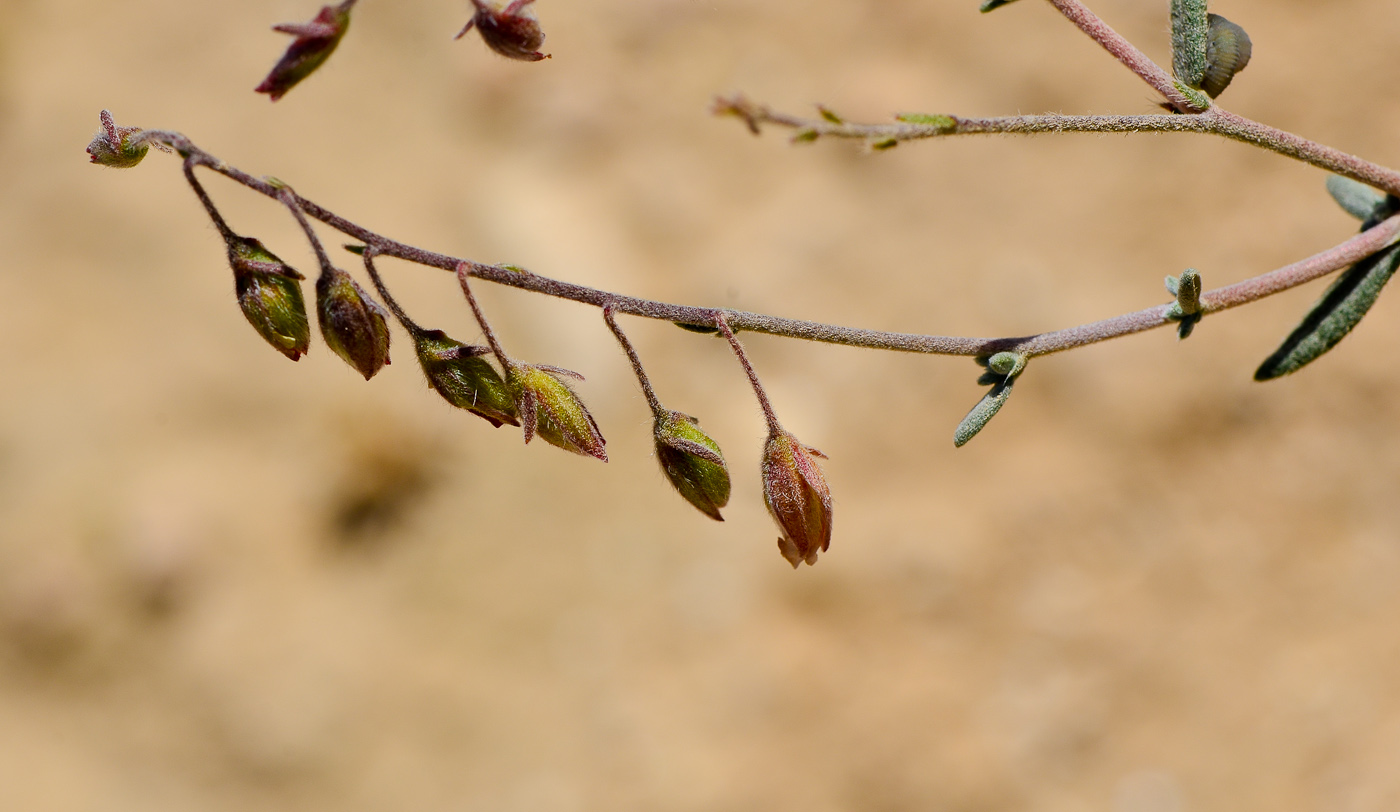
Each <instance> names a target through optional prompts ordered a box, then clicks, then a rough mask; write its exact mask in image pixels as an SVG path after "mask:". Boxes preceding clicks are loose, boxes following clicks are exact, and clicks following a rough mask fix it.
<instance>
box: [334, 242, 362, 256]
mask: <svg viewBox="0 0 1400 812" xmlns="http://www.w3.org/2000/svg"><path fill="white" fill-rule="evenodd" d="M340 247H341V248H344V249H345V250H346V251H349V252H350V253H352V254H354V255H355V256H357V257H362V256H364V255H365V246H363V245H342V246H340Z"/></svg>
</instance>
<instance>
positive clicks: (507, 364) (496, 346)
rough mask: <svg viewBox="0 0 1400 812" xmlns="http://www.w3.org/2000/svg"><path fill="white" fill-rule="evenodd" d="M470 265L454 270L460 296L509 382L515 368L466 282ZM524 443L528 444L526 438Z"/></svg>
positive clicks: (464, 263) (458, 265)
mask: <svg viewBox="0 0 1400 812" xmlns="http://www.w3.org/2000/svg"><path fill="white" fill-rule="evenodd" d="M386 253H387V252H386ZM405 258H406V257H405ZM472 265H473V263H469V262H465V261H462V262H458V263H457V265H456V268H455V270H456V271H457V281H458V282H459V283H460V284H461V285H462V295H464V296H466V297H467V304H469V305H471V308H472V314H473V315H475V316H476V323H477V324H478V325H480V327H481V332H482V333H484V334H485V335H486V343H487V344H489V345H491V352H493V353H495V355H496V360H497V361H500V362H501V371H502V372H504V373H505V374H506V375H507V380H509V375H510V374H511V370H512V369H514V368H515V367H514V365H513V364H512V363H511V360H510V356H508V355H506V351H505V350H504V349H502V348H501V342H499V341H497V340H496V331H495V330H492V329H491V322H489V321H487V320H486V314H485V313H484V312H482V310H481V305H479V304H477V301H476V296H475V294H473V293H472V286H471V282H469V281H468V279H469V277H470V276H471V270H472ZM526 442H529V439H528V438H527V439H526Z"/></svg>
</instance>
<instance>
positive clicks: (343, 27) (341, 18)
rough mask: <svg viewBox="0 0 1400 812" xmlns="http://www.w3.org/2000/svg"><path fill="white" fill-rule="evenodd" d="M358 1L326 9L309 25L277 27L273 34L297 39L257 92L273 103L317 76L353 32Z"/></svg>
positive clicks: (308, 23) (326, 7) (307, 23)
mask: <svg viewBox="0 0 1400 812" xmlns="http://www.w3.org/2000/svg"><path fill="white" fill-rule="evenodd" d="M355 2H356V0H345V2H343V3H341V4H340V5H339V6H323V7H322V8H321V12H320V13H319V14H317V15H316V16H315V17H314V18H312V20H311V21H310V22H306V23H283V24H282V25H274V26H273V27H272V30H273V31H280V32H282V33H284V34H291V35H292V36H294V37H296V39H294V40H292V44H291V45H289V46H287V50H286V52H285V53H283V54H282V58H281V59H279V60H277V64H276V65H274V66H273V68H272V72H271V73H269V74H268V75H267V78H266V79H264V80H263V81H262V84H260V85H258V86H257V87H256V88H255V89H254V92H256V93H266V94H267V95H268V96H269V97H271V98H272V100H273V101H277V100H278V99H280V98H282V97H283V96H284V95H286V93H287V91H288V90H291V89H292V88H293V87H295V86H296V85H297V83H298V82H300V81H301V80H302V79H305V78H306V77H308V76H310V75H311V74H312V73H315V72H316V69H317V68H319V67H321V65H322V64H324V63H325V61H326V60H327V59H329V58H330V56H331V54H332V53H334V52H335V48H336V46H337V45H339V44H340V40H341V38H342V37H344V36H345V32H346V31H347V30H348V29H349V28H350V9H351V8H353V7H354V5H355Z"/></svg>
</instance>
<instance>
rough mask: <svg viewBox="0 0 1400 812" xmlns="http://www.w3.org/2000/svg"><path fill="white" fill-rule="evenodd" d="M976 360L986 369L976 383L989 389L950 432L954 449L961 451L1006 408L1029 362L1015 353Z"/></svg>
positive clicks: (1023, 356) (987, 356) (1004, 353)
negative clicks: (1013, 389)
mask: <svg viewBox="0 0 1400 812" xmlns="http://www.w3.org/2000/svg"><path fill="white" fill-rule="evenodd" d="M976 360H977V363H978V364H981V365H982V366H983V367H984V368H985V369H986V371H985V372H983V373H982V375H981V377H979V378H978V379H977V383H978V384H980V385H982V386H988V385H990V386H991V387H992V388H991V389H990V390H989V391H988V392H987V394H985V395H983V396H982V399H981V400H979V401H978V402H977V405H976V406H973V407H972V411H970V412H968V413H967V416H966V417H964V418H963V419H962V422H961V423H959V424H958V427H957V429H956V430H955V431H954V432H953V445H954V446H955V447H957V448H962V447H963V446H964V445H966V444H967V443H968V441H969V440H971V439H972V438H973V437H976V436H977V433H978V432H980V431H981V430H982V429H984V428H986V426H987V424H988V423H990V422H991V420H992V418H993V417H996V414H997V412H999V411H1001V407H1002V406H1005V405H1006V401H1007V400H1008V399H1010V397H1011V387H1012V386H1013V385H1014V384H1015V383H1016V378H1017V377H1019V376H1020V374H1021V373H1022V372H1023V371H1025V368H1026V361H1027V360H1028V359H1027V357H1026V356H1025V355H1024V354H1022V353H1018V352H999V353H996V354H995V355H986V356H980V357H978V358H977V359H976Z"/></svg>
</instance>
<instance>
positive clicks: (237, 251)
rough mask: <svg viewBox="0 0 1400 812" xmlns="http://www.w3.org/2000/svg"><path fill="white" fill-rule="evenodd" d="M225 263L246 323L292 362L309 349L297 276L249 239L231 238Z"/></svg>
mask: <svg viewBox="0 0 1400 812" xmlns="http://www.w3.org/2000/svg"><path fill="white" fill-rule="evenodd" d="M228 261H229V265H231V266H232V267H233V285H234V290H235V291H236V292H237V293H238V306H239V307H240V308H242V309H243V315H244V316H245V317H247V319H248V323H249V324H251V325H253V329H255V330H257V331H258V335H260V336H262V337H263V339H264V340H265V341H267V343H269V344H271V345H272V346H273V348H274V349H276V350H277V351H278V352H280V353H282V354H283V355H285V356H287V357H288V358H290V359H292V360H293V361H295V360H297V359H298V358H300V357H301V356H302V355H304V354H305V353H306V351H307V349H308V348H309V347H310V346H311V326H310V324H308V322H307V319H306V303H305V302H304V301H302V298H301V284H300V282H301V280H302V279H305V278H306V277H304V276H302V275H301V274H299V273H297V272H296V271H295V270H293V269H292V268H291V267H289V266H288V265H287V264H286V263H285V262H283V261H282V260H280V259H278V258H277V256H276V255H275V254H273V253H272V252H271V251H269V250H267V248H265V247H263V244H262V243H261V242H259V241H257V240H255V239H253V238H252V237H237V236H235V237H232V238H230V239H229V242H228Z"/></svg>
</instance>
